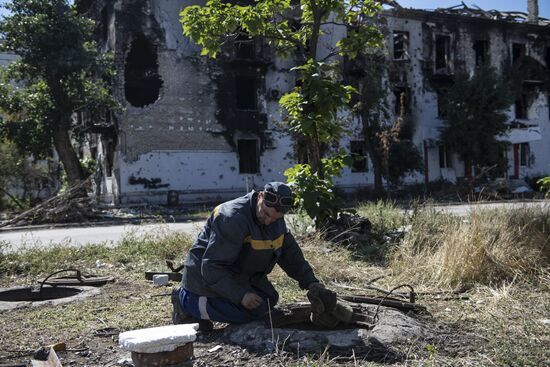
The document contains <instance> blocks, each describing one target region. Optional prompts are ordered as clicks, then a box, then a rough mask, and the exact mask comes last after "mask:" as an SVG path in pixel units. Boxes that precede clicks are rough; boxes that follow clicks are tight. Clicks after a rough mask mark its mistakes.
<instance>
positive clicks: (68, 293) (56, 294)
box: [0, 287, 82, 302]
mask: <svg viewBox="0 0 550 367" xmlns="http://www.w3.org/2000/svg"><path fill="white" fill-rule="evenodd" d="M81 292H82V289H78V288H72V287H43V288H42V289H41V290H37V289H32V288H31V287H25V288H17V289H9V290H7V291H3V292H0V301H1V302H23V301H32V302H36V301H48V300H51V299H59V298H65V297H72V296H74V295H76V294H79V293H81Z"/></svg>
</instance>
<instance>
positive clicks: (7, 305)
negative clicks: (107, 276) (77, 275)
mask: <svg viewBox="0 0 550 367" xmlns="http://www.w3.org/2000/svg"><path fill="white" fill-rule="evenodd" d="M100 292H101V291H100V290H99V289H98V288H95V287H61V286H57V287H52V286H44V287H42V290H41V291H40V292H39V291H38V290H33V289H32V288H31V287H16V288H0V311H9V310H14V309H18V308H22V307H31V306H41V305H47V304H59V303H68V302H74V301H78V300H81V299H83V298H87V297H90V296H94V295H96V294H99V293H100Z"/></svg>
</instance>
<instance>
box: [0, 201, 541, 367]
mask: <svg viewBox="0 0 550 367" xmlns="http://www.w3.org/2000/svg"><path fill="white" fill-rule="evenodd" d="M358 209H359V212H360V213H361V214H363V215H366V216H367V217H368V218H369V219H370V220H371V222H372V224H373V231H372V232H373V233H372V243H371V244H370V245H369V246H368V247H367V248H355V247H353V246H347V245H345V244H337V245H335V244H330V243H326V242H325V241H323V240H322V239H321V238H320V236H318V235H316V234H315V233H314V234H307V233H308V230H307V227H308V225H307V223H305V221H301V220H298V221H297V223H294V224H293V226H294V228H295V232H296V233H299V234H300V235H301V241H300V242H301V244H302V248H303V250H304V253H305V255H306V258H308V259H309V260H310V262H311V264H312V266H313V267H314V269H315V271H316V274H317V275H318V276H319V277H320V279H322V281H323V282H324V283H325V284H327V286H329V287H331V288H333V289H334V290H336V291H338V292H339V293H350V292H352V291H350V289H349V288H346V287H355V288H364V287H365V286H366V285H367V283H369V280H372V279H375V278H379V277H381V278H380V279H379V280H377V281H376V283H375V285H376V286H379V287H382V288H392V287H393V286H396V285H398V284H402V283H409V284H411V285H413V286H414V287H415V288H416V290H417V292H419V299H418V302H419V303H421V304H423V305H426V306H427V307H428V310H429V313H430V315H429V316H428V319H429V320H428V321H429V325H430V328H431V329H432V331H433V333H434V335H433V336H432V337H430V338H428V339H426V340H421V341H416V342H415V343H414V345H410V346H409V347H408V351H407V356H406V358H405V359H404V360H402V361H399V362H396V363H395V365H411V366H417V365H418V366H432V365H433V366H439V365H449V366H479V365H486V366H493V365H499V366H528V365H531V366H542V365H550V270H549V269H550V268H549V264H550V214H549V213H548V211H546V212H545V211H542V210H540V209H518V210H513V211H500V212H495V211H480V212H474V213H472V214H471V215H470V216H468V217H464V218H457V217H453V216H451V215H445V214H437V213H434V212H430V211H415V212H413V214H403V213H402V212H400V211H398V210H397V209H396V208H395V207H394V206H393V205H392V204H391V203H390V204H388V203H374V204H368V205H363V206H360V207H359V208H358ZM192 240H193V239H192V238H189V237H187V236H185V235H182V234H179V233H173V232H169V231H168V230H166V229H165V228H163V227H162V226H159V228H157V229H156V230H155V231H152V232H150V233H148V234H147V235H145V236H143V237H140V238H136V237H135V235H132V234H129V235H127V236H126V237H125V238H124V240H122V241H121V242H120V243H119V244H118V246H116V247H114V248H107V247H105V246H102V245H93V246H86V247H81V248H64V247H61V246H59V247H52V248H50V249H48V250H39V249H27V250H26V251H25V252H20V253H14V254H5V255H0V286H4V287H5V286H13V285H16V284H19V285H29V284H30V283H32V282H33V281H34V280H36V279H38V278H40V277H42V276H44V275H46V274H48V273H49V272H52V271H54V270H57V269H61V268H66V267H78V268H80V269H81V270H82V271H83V272H84V273H93V274H96V275H111V276H114V277H115V278H116V280H117V282H116V283H114V284H109V285H107V286H105V287H103V290H102V293H101V295H100V296H97V297H94V298H91V299H88V300H85V301H82V302H79V303H72V304H66V305H59V306H47V307H39V308H30V309H23V310H18V311H12V312H9V313H3V314H0V363H2V361H4V360H6V361H10V362H15V361H23V360H25V359H28V356H27V355H28V353H29V351H30V350H33V349H36V348H38V347H39V346H41V345H47V344H52V343H56V342H60V341H62V342H66V343H67V347H68V348H69V351H67V352H64V353H61V356H62V357H63V365H64V366H65V365H69V366H70V365H74V366H80V365H84V364H85V365H87V366H108V365H116V363H117V361H118V360H119V359H120V358H121V352H120V350H119V349H118V348H117V345H116V335H105V334H109V332H108V331H110V330H111V329H106V328H115V329H116V330H114V331H113V333H114V334H116V331H118V330H121V331H124V330H130V329H136V328H142V327H151V326H159V325H166V324H169V323H170V311H171V305H170V302H169V297H167V296H165V295H164V294H167V293H169V291H170V288H166V287H162V288H158V287H154V286H153V285H151V284H150V283H149V282H147V281H145V280H144V279H143V278H144V277H143V272H144V271H146V270H150V269H156V270H166V267H165V265H164V261H165V259H172V260H175V261H176V262H177V263H179V262H181V261H182V260H183V258H184V256H185V253H186V251H187V249H188V248H189V246H190V244H191V242H192ZM0 246H1V245H0ZM97 264H100V267H97ZM271 279H272V281H273V282H274V284H275V285H276V287H277V289H278V290H279V291H280V295H281V302H292V301H303V300H305V295H304V292H303V291H301V290H300V289H299V288H298V287H297V285H296V283H295V282H294V281H292V280H291V279H289V278H288V277H287V276H285V275H284V274H283V273H282V271H281V270H280V269H276V270H275V271H274V273H273V274H272V276H271ZM453 291H460V292H462V293H460V295H458V294H457V293H453ZM353 293H360V291H353ZM106 331H107V332H106ZM214 345H215V344H214ZM211 346H212V345H210V344H208V343H205V344H200V343H196V348H197V349H196V353H195V355H196V356H197V357H198V361H197V364H198V365H215V366H218V365H219V366H221V365H228V364H229V365H250V366H257V365H262V364H263V365H281V366H282V365H285V366H317V365H331V364H349V365H356V364H358V365H377V363H376V362H367V361H366V360H364V359H363V358H362V357H360V356H359V357H354V356H353V355H352V353H351V351H350V353H349V354H350V356H349V358H342V357H338V358H336V357H334V356H333V355H331V351H330V350H329V351H327V352H326V353H324V354H321V355H320V356H319V355H317V356H297V355H294V354H291V353H279V354H274V355H269V356H266V355H262V356H260V355H255V354H250V353H248V352H247V351H242V350H238V349H235V347H226V348H225V349H224V352H222V353H209V352H207V349H208V348H209V347H211Z"/></svg>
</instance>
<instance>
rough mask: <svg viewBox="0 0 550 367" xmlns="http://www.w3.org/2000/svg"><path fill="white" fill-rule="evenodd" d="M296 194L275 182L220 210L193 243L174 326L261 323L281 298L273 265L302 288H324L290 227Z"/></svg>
mask: <svg viewBox="0 0 550 367" xmlns="http://www.w3.org/2000/svg"><path fill="white" fill-rule="evenodd" d="M292 203H293V198H292V191H291V190H290V188H289V187H288V186H287V185H286V184H284V183H281V182H271V183H268V184H267V185H265V187H264V190H263V191H260V192H256V191H252V192H250V193H249V194H247V195H245V196H243V197H240V198H237V199H234V200H231V201H228V202H225V203H223V204H220V205H219V206H217V207H216V208H215V209H214V211H213V212H212V214H211V215H210V217H209V218H208V221H207V222H206V225H205V226H204V228H203V230H202V231H201V232H200V234H199V235H198V237H197V239H196V241H195V242H194V243H193V246H192V247H191V249H190V251H189V254H188V255H187V258H186V259H185V267H184V270H183V279H182V282H181V287H180V288H179V289H176V290H174V291H173V293H172V305H173V307H174V310H173V313H172V321H173V323H174V324H181V323H190V322H199V325H200V329H201V330H205V331H206V330H211V329H212V321H220V322H225V323H245V322H250V321H254V320H260V319H262V318H263V317H264V315H265V314H266V313H267V312H268V309H269V308H272V307H273V306H275V304H276V303H277V301H278V298H279V295H278V293H277V291H276V290H275V288H274V287H273V285H272V284H271V283H270V282H269V280H268V279H267V275H268V274H269V273H271V271H272V270H273V267H274V266H275V264H279V266H280V267H281V268H282V269H283V270H284V271H285V272H286V273H287V274H288V275H289V276H290V277H292V278H293V279H295V280H297V281H298V282H299V285H300V287H301V288H302V289H312V288H314V287H323V285H322V284H320V283H319V281H318V280H317V278H316V277H315V275H314V274H313V270H312V269H311V266H310V265H309V263H308V262H307V261H306V260H305V259H304V255H303V253H302V250H301V249H300V247H299V246H298V244H297V243H296V240H295V239H294V237H293V236H292V234H291V233H290V231H289V230H288V229H287V227H286V224H285V221H284V214H285V213H286V212H287V211H288V210H289V209H290V208H291V206H292Z"/></svg>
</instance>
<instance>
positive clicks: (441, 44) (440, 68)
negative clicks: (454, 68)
mask: <svg viewBox="0 0 550 367" xmlns="http://www.w3.org/2000/svg"><path fill="white" fill-rule="evenodd" d="M450 62H451V37H450V36H445V35H437V36H436V37H435V71H436V72H449V71H450Z"/></svg>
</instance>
